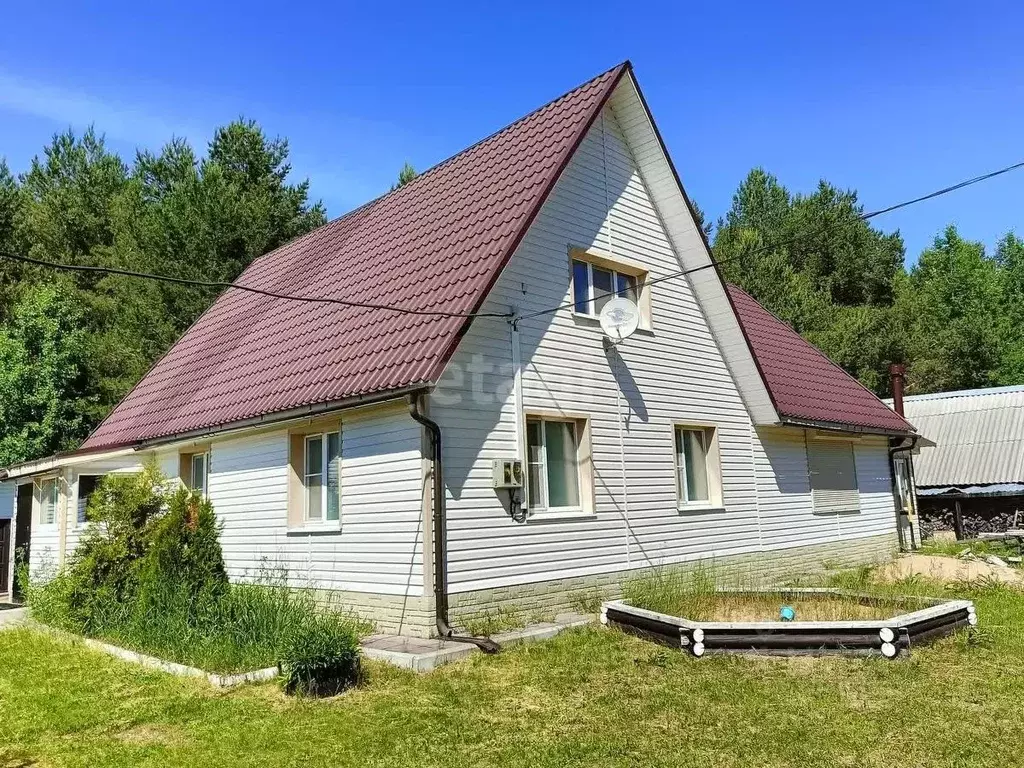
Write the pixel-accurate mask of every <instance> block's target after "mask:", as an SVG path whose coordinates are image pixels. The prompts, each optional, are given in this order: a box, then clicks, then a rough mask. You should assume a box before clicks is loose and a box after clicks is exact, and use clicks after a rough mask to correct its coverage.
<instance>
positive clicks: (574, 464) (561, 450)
mask: <svg viewBox="0 0 1024 768" xmlns="http://www.w3.org/2000/svg"><path fill="white" fill-rule="evenodd" d="M580 439H581V435H580V427H579V424H578V423H577V421H576V420H571V419H566V420H562V419H545V418H537V417H528V418H527V420H526V444H527V470H528V471H527V495H528V497H527V506H528V508H529V509H530V510H531V511H534V512H551V513H556V514H557V513H570V512H582V511H583V504H582V501H581V496H582V494H581V484H580V460H579V454H580Z"/></svg>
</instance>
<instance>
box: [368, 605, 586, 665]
mask: <svg viewBox="0 0 1024 768" xmlns="http://www.w3.org/2000/svg"><path fill="white" fill-rule="evenodd" d="M594 620H595V617H594V616H587V615H584V614H579V613H565V614H560V615H558V616H556V617H555V620H554V621H548V622H540V623H537V624H531V625H529V626H527V627H524V628H523V629H516V630H512V631H510V632H501V633H498V634H496V635H492V636H491V639H492V640H494V641H495V642H496V643H498V645H500V646H502V647H503V648H505V647H509V646H514V645H520V644H523V643H536V642H539V641H541V640H548V639H550V638H552V637H554V636H555V635H557V634H559V633H560V632H564V631H565V630H567V629H571V628H573V627H582V626H584V625H585V624H590V623H591V622H593V621H594ZM362 648H363V656H364V657H365V658H367V659H376V660H378V661H384V662H387V663H388V664H394V665H395V666H396V667H402V668H403V669H411V670H412V671H413V672H430V671H432V670H434V669H436V668H437V667H439V666H441V665H442V664H450V663H452V662H454V661H459V660H461V659H465V658H466V657H468V656H470V655H471V654H474V653H480V649H478V648H477V647H476V646H475V645H472V644H471V643H456V642H452V641H451V640H443V639H441V638H431V639H429V640H428V639H422V638H418V637H398V636H396V635H371V636H369V637H367V638H366V639H365V640H363V642H362Z"/></svg>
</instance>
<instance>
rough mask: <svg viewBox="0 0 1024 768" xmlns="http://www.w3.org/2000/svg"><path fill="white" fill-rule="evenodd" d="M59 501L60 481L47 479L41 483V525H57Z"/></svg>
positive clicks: (52, 478)
mask: <svg viewBox="0 0 1024 768" xmlns="http://www.w3.org/2000/svg"><path fill="white" fill-rule="evenodd" d="M58 499H59V486H58V480H57V478H55V477H50V478H46V479H45V480H41V481H40V483H39V524H40V525H56V523H57V503H58Z"/></svg>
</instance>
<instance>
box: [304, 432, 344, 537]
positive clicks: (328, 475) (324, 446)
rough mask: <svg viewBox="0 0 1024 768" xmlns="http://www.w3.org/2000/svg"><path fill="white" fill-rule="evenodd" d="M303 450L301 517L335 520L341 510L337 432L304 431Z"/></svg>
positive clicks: (308, 521) (309, 519) (315, 519)
mask: <svg viewBox="0 0 1024 768" xmlns="http://www.w3.org/2000/svg"><path fill="white" fill-rule="evenodd" d="M304 447H305V450H304V451H303V474H302V486H303V489H304V500H303V519H304V520H305V522H307V523H314V524H315V523H323V522H337V521H338V519H339V516H340V511H341V483H340V468H341V467H340V465H341V433H340V432H324V433H323V434H318V435H306V437H305V440H304Z"/></svg>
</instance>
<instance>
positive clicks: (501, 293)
mask: <svg viewBox="0 0 1024 768" xmlns="http://www.w3.org/2000/svg"><path fill="white" fill-rule="evenodd" d="M604 125H605V124H604V121H603V120H601V121H598V122H597V123H595V125H594V131H595V132H594V133H592V134H591V135H590V136H589V137H588V138H587V139H586V140H585V142H584V145H583V147H581V151H580V153H579V154H578V155H577V156H576V158H574V159H573V161H572V162H571V163H570V164H569V167H568V168H567V169H566V171H565V172H564V173H563V175H562V177H561V178H560V180H559V181H558V184H557V185H556V187H555V189H554V191H553V192H552V195H551V198H550V199H549V202H553V203H554V204H555V205H554V206H551V205H548V206H546V207H545V209H544V210H542V211H541V214H540V215H539V216H538V217H537V219H536V220H535V222H534V224H533V227H534V230H535V231H537V232H538V233H542V234H538V235H535V234H534V233H533V232H531V233H530V234H528V235H527V236H526V238H524V240H523V241H522V243H521V244H520V246H519V251H518V252H517V253H518V254H519V255H520V256H522V255H523V254H524V253H528V254H529V260H528V261H527V260H526V259H524V258H518V259H514V260H513V261H512V262H511V263H510V264H509V266H508V267H507V268H506V270H505V272H504V273H503V275H502V276H501V278H500V279H499V281H498V284H497V285H496V286H495V289H494V291H493V292H492V297H495V298H492V299H489V300H488V302H487V304H488V306H487V307H486V308H487V309H496V310H500V311H508V310H510V309H511V310H513V311H519V312H524V313H526V312H531V311H539V310H544V309H548V308H550V307H553V306H555V305H557V304H558V303H559V302H560V301H564V300H565V299H566V298H568V297H569V296H570V269H569V267H570V264H569V259H568V253H567V250H566V249H564V248H560V247H554V248H553V247H552V243H555V242H559V243H563V244H565V246H566V247H581V248H588V247H589V248H593V249H595V250H598V251H601V252H605V253H607V252H609V250H611V251H612V255H613V256H614V255H616V253H618V251H617V250H616V249H614V248H612V246H611V245H610V244H609V239H608V229H607V228H606V227H605V226H604V225H605V223H606V222H607V221H608V219H609V209H615V208H616V206H617V204H618V202H619V201H620V200H622V199H623V198H625V197H626V195H627V191H628V190H629V189H630V183H631V182H632V181H633V180H634V175H635V173H636V171H635V169H634V168H633V167H632V162H629V163H627V164H623V163H612V164H609V165H608V167H607V173H605V168H604V167H603V165H602V159H601V158H602V157H603V156H604V154H605V151H604V141H605V139H604V137H603V136H602V134H601V129H602V127H603V126H604ZM608 127H609V131H608V136H607V139H606V141H607V151H608V152H612V151H616V152H618V151H619V150H617V149H615V147H616V146H617V145H618V143H619V139H618V136H617V134H616V132H615V131H614V130H611V123H609V125H608ZM588 145H589V147H588ZM588 150H589V151H588ZM622 154H623V156H624V157H628V151H625V152H624V153H622ZM603 178H606V183H605V184H601V183H600V182H596V183H595V181H594V180H595V179H603ZM597 185H600V186H599V187H598V190H595V191H599V194H598V195H589V194H583V193H581V187H584V186H597ZM600 187H603V188H600ZM566 210H568V211H571V212H572V215H571V216H566V215H565V213H564V212H565V211H566ZM620 210H621V207H620ZM498 297H500V302H499V301H498V300H496V299H497V298H498ZM554 320H555V314H554V313H550V314H546V315H542V316H538V317H535V318H531V319H530V320H529V321H527V322H524V323H523V324H522V326H521V327H520V359H521V364H522V367H523V370H524V371H531V372H532V373H533V374H534V375H533V376H532V377H531V379H532V383H533V385H534V386H536V385H538V384H539V385H540V386H542V387H547V386H548V382H547V381H545V380H544V377H538V376H537V375H536V373H537V372H538V370H540V369H543V370H544V371H545V374H546V373H548V372H552V373H555V374H557V373H558V371H556V370H553V368H552V362H551V352H550V351H549V352H548V356H547V357H546V358H545V359H544V360H543V361H538V359H537V358H538V354H537V352H538V348H539V346H540V344H541V341H542V340H543V339H544V337H545V335H546V334H547V333H548V332H549V330H550V329H551V328H552V325H553V323H554ZM600 338H601V337H600V336H599V335H597V334H595V335H594V337H593V343H594V344H595V345H596V344H597V343H599V339H600ZM589 343H590V340H589V339H588V340H587V344H588V348H589ZM474 352H478V353H480V354H479V355H474V354H473V353H474ZM593 354H594V362H595V363H597V362H599V361H600V359H601V358H600V353H599V351H598V350H597V349H596V348H595V349H594V350H593ZM605 357H606V360H607V362H608V364H609V367H610V369H612V370H613V371H614V372H613V376H614V377H615V381H617V382H618V385H619V386H620V387H621V388H622V392H623V394H624V396H625V398H626V400H627V401H628V403H629V408H630V411H631V414H632V415H635V417H636V418H639V419H640V420H641V421H644V422H646V421H647V420H648V419H649V414H648V411H647V406H646V404H645V403H644V400H643V397H642V396H641V395H640V390H639V387H638V386H637V382H636V381H635V380H634V379H633V377H632V375H631V374H630V373H629V370H628V367H627V366H626V365H625V363H624V362H623V360H622V358H621V357H620V356H619V354H618V352H616V351H614V350H612V351H611V353H610V354H606V355H605ZM474 368H475V369H474ZM562 373H563V374H564V371H563V372H562ZM513 376H514V369H513V366H512V352H511V338H510V331H509V327H508V325H507V323H505V322H504V321H502V320H492V319H486V318H478V319H477V320H475V321H474V322H473V327H472V328H471V329H470V332H469V333H467V334H466V336H465V337H464V339H463V343H462V347H461V348H460V350H459V352H458V353H457V355H456V357H455V358H454V359H453V360H452V362H451V363H450V364H449V366H448V368H447V369H446V370H445V373H444V376H443V377H442V380H441V382H440V383H439V384H438V387H437V388H436V389H435V396H437V395H441V396H448V395H450V396H452V398H454V397H457V396H459V397H462V398H463V402H452V401H451V400H449V401H448V402H444V403H442V407H444V408H446V409H451V410H450V411H449V412H450V413H451V412H454V411H462V412H464V414H465V416H466V417H468V418H461V416H462V414H458V417H460V422H461V423H460V429H459V433H458V441H457V442H453V441H448V444H447V445H446V447H445V481H446V485H447V487H448V492H449V494H450V495H451V498H453V499H455V500H460V499H462V498H463V496H464V494H466V493H469V494H472V493H477V494H478V495H479V494H480V493H481V490H480V489H479V487H477V488H475V489H474V488H472V486H471V485H470V484H469V475H470V473H471V472H472V471H473V469H474V464H475V462H476V461H477V459H478V457H479V456H480V455H481V454H482V453H483V452H484V446H485V444H487V441H488V440H489V439H491V437H492V435H494V433H495V432H496V430H504V435H505V436H507V439H509V440H510V441H511V440H514V438H513V437H512V434H513V433H511V432H510V429H509V426H510V424H511V422H512V420H513V419H514V404H513V398H512V380H513ZM538 378H539V379H540V381H538ZM593 379H594V377H592V376H591V377H588V376H587V375H586V374H585V373H583V372H580V373H578V374H577V377H576V382H575V383H573V384H572V385H571V386H575V387H577V388H578V394H574V395H573V397H574V399H575V400H576V401H578V402H570V401H569V400H567V398H566V396H565V395H564V394H561V395H560V394H558V393H555V392H550V391H549V392H546V393H545V396H544V400H546V401H549V402H547V403H546V405H547V407H549V408H551V407H557V406H559V405H561V404H562V403H564V404H565V407H566V408H567V409H568V410H573V409H576V410H578V409H579V407H580V404H581V403H588V402H590V401H592V400H593V399H595V398H598V397H602V396H606V391H602V390H606V389H607V386H608V385H607V383H606V380H605V377H604V376H602V377H601V381H600V382H597V381H594V380H593ZM566 386H570V385H569V384H567V383H566V382H565V381H564V376H562V377H561V380H560V382H559V392H563V391H564V389H565V387H566ZM527 405H534V406H536V405H539V403H537V402H536V401H530V402H528V403H527ZM510 451H511V452H516V449H515V446H514V445H512V444H511V443H510ZM491 493H493V491H492V492H491ZM495 497H496V498H498V499H499V500H500V502H501V504H502V506H503V507H504V508H505V511H506V512H508V498H507V495H505V494H497V495H496V496H495ZM481 501H484V499H482V498H481ZM486 503H488V504H489V503H490V501H489V500H487V501H486Z"/></svg>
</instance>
